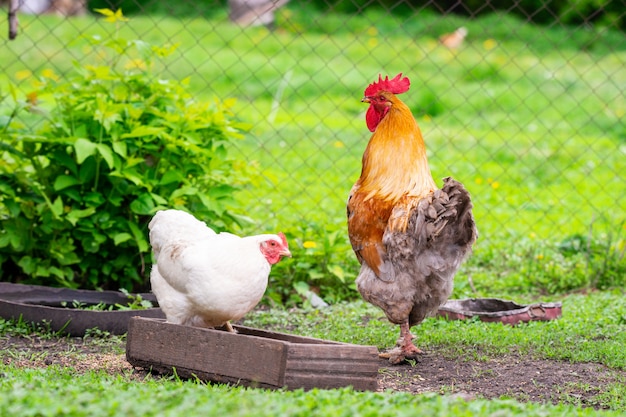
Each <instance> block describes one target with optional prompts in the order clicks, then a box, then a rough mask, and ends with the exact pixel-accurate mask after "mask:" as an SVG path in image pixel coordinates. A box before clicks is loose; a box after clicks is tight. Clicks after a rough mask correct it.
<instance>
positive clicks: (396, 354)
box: [378, 320, 424, 365]
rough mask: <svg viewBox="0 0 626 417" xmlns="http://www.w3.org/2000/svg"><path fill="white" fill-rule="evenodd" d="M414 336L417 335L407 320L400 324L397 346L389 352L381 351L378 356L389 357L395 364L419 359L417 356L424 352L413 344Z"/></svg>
mask: <svg viewBox="0 0 626 417" xmlns="http://www.w3.org/2000/svg"><path fill="white" fill-rule="evenodd" d="M414 338H415V336H413V335H412V334H411V330H410V327H409V321H408V320H407V321H405V322H404V323H402V324H401V325H400V338H399V339H398V342H397V346H396V347H395V348H393V349H391V350H390V351H389V352H385V353H381V354H380V355H378V356H379V357H381V358H389V362H391V363H392V364H394V365H397V364H400V363H402V362H404V360H405V359H417V356H418V355H421V354H422V353H424V352H422V350H420V349H418V348H417V346H415V345H414V344H413V339H414Z"/></svg>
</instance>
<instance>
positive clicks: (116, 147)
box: [113, 135, 128, 158]
mask: <svg viewBox="0 0 626 417" xmlns="http://www.w3.org/2000/svg"><path fill="white" fill-rule="evenodd" d="M122 136H124V135H122ZM113 151H114V152H115V153H116V154H118V155H119V156H121V157H122V158H126V156H127V155H128V146H127V145H126V142H122V141H117V142H113Z"/></svg>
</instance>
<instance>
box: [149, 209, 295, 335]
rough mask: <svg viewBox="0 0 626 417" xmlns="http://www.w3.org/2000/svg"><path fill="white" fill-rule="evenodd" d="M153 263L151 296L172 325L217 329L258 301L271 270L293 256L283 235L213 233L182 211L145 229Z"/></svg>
mask: <svg viewBox="0 0 626 417" xmlns="http://www.w3.org/2000/svg"><path fill="white" fill-rule="evenodd" d="M148 228H149V229H150V244H151V245H152V251H153V252H154V257H155V263H154V265H153V266H152V272H151V274H150V283H151V285H152V292H154V294H155V295H156V297H157V300H158V302H159V306H160V307H161V309H162V310H163V312H164V313H165V315H166V317H167V321H168V322H170V323H177V324H184V325H191V326H198V327H221V326H224V327H225V328H226V329H227V330H228V331H231V332H232V331H233V329H232V326H231V325H230V321H231V320H238V319H240V318H242V317H243V316H244V315H245V314H246V313H248V312H249V311H250V310H252V309H253V308H254V307H255V306H256V305H257V304H258V303H259V301H260V300H261V297H263V294H264V293H265V289H266V288H267V280H268V276H269V273H270V269H271V266H272V265H273V264H275V263H277V262H278V261H280V259H281V257H283V256H291V253H290V252H289V248H288V246H287V240H286V238H285V235H283V234H282V233H279V234H276V235H273V234H267V235H258V236H248V237H239V236H235V235H233V234H230V233H219V234H216V233H215V232H214V231H213V230H211V229H210V228H209V227H207V225H206V224H205V223H204V222H201V221H199V220H198V219H196V218H195V217H194V216H192V215H191V214H188V213H185V212H183V211H180V210H165V211H159V212H157V213H156V214H155V216H154V217H153V218H152V221H150V224H149V225H148Z"/></svg>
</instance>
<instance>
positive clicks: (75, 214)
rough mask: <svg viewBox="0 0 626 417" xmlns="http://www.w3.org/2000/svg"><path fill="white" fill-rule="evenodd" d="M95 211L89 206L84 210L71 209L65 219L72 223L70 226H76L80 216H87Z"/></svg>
mask: <svg viewBox="0 0 626 417" xmlns="http://www.w3.org/2000/svg"><path fill="white" fill-rule="evenodd" d="M95 212H96V208H95V207H89V208H86V209H84V210H71V211H70V212H69V213H67V214H66V216H65V218H66V219H67V221H69V222H70V223H72V226H76V223H78V221H79V220H80V219H82V218H85V217H89V216H91V215H92V214H94V213H95Z"/></svg>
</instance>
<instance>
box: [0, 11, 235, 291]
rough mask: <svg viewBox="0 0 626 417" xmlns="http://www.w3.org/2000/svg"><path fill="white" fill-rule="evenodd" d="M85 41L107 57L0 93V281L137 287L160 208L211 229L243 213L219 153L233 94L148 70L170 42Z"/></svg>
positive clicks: (227, 134)
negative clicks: (2, 111)
mask: <svg viewBox="0 0 626 417" xmlns="http://www.w3.org/2000/svg"><path fill="white" fill-rule="evenodd" d="M108 18H109V19H110V20H111V21H116V20H123V16H121V13H119V14H117V15H114V14H112V13H109V16H108ZM90 42H91V43H92V46H93V47H95V48H96V49H97V50H98V51H99V52H100V56H108V57H110V58H109V62H106V63H103V64H102V65H88V64H82V63H81V64H79V63H77V64H76V65H75V71H74V73H73V74H72V75H70V76H69V77H68V79H67V80H57V78H58V77H56V76H55V75H54V74H53V73H52V72H51V71H44V72H43V75H44V76H42V77H40V79H39V80H36V85H37V88H36V89H35V90H34V91H33V92H32V93H31V94H29V95H28V99H27V100H25V101H20V100H19V99H18V93H17V92H16V91H15V90H11V91H10V94H5V95H4V97H2V100H3V101H4V102H8V101H9V100H11V99H12V101H11V102H12V105H11V112H10V114H9V115H5V116H3V117H0V135H1V142H2V148H1V149H0V152H1V153H0V272H1V273H2V277H3V280H5V281H6V280H8V281H13V282H25V283H35V284H42V285H62V286H67V287H81V288H103V289H107V288H110V289H119V288H126V289H129V290H138V289H144V288H145V286H144V283H145V281H146V280H145V276H146V273H145V272H146V269H147V267H148V266H149V264H150V263H151V262H150V247H149V243H148V239H147V222H148V221H149V219H150V217H151V216H152V214H154V213H155V212H156V211H157V210H158V209H161V208H178V209H186V210H188V211H190V212H192V213H194V214H195V215H196V216H198V217H199V218H202V219H203V220H207V222H208V223H210V226H212V227H213V228H215V229H217V230H223V229H227V228H228V229H231V228H232V227H233V226H234V225H235V224H240V223H241V222H242V221H243V218H240V217H238V216H236V215H234V214H232V213H231V212H230V211H229V210H228V207H229V206H230V205H231V204H232V203H233V193H234V192H235V191H236V190H237V188H238V186H239V185H238V184H241V182H242V181H243V178H242V177H243V176H242V175H241V174H238V173H237V170H236V169H235V166H234V165H235V164H234V162H233V161H232V160H231V159H229V158H228V151H227V147H228V143H229V142H230V141H232V140H233V139H234V138H237V137H239V133H238V132H239V130H240V128H242V126H241V125H239V124H237V123H236V122H235V121H234V120H233V119H234V118H233V115H232V114H231V113H230V112H229V107H230V106H231V105H232V104H233V103H232V101H231V100H226V101H224V102H218V101H217V100H215V101H213V102H198V101H195V100H193V98H192V97H191V95H190V94H189V93H188V92H187V91H186V88H185V83H184V82H178V81H173V80H163V79H159V78H158V77H157V76H156V75H155V74H153V73H152V71H151V68H152V67H153V65H154V61H155V60H156V59H158V58H160V57H162V56H166V55H168V53H169V52H171V50H172V48H157V47H151V46H149V45H147V44H145V43H144V42H141V41H127V40H123V39H119V38H117V37H115V36H114V37H107V38H106V39H105V40H101V39H100V38H98V37H94V38H92V39H90ZM111 53H112V54H111ZM0 105H3V103H2V102H0ZM2 107H4V108H6V103H4V105H3V106H2ZM2 107H0V108H2ZM20 118H29V119H31V120H30V121H31V122H32V121H33V120H32V119H36V121H38V122H39V123H38V124H37V126H38V127H36V128H35V131H34V132H31V131H29V130H26V128H25V127H24V125H22V124H20Z"/></svg>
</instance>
